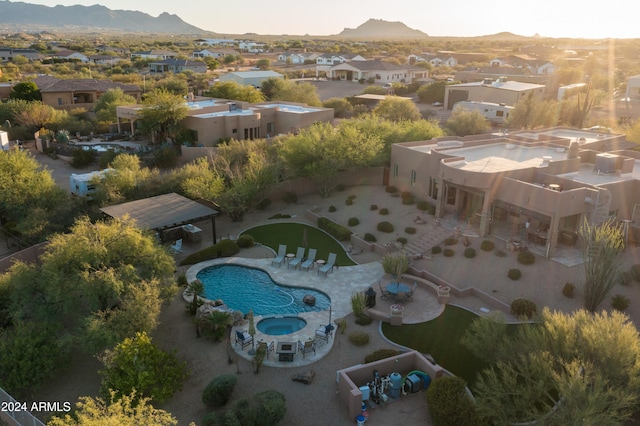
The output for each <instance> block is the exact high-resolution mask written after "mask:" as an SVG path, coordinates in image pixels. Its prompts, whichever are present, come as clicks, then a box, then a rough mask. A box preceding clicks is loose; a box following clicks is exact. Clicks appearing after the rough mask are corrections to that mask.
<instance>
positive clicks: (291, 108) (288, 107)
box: [253, 104, 320, 113]
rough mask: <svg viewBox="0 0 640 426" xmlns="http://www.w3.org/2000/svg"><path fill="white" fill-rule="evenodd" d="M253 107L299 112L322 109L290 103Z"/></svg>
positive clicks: (256, 106)
mask: <svg viewBox="0 0 640 426" xmlns="http://www.w3.org/2000/svg"><path fill="white" fill-rule="evenodd" d="M253 107H255V108H256V109H258V108H278V109H279V110H280V111H287V112H297V113H304V112H313V111H320V108H315V107H309V106H302V105H289V104H256V105H253Z"/></svg>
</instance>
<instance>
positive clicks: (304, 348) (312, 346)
mask: <svg viewBox="0 0 640 426" xmlns="http://www.w3.org/2000/svg"><path fill="white" fill-rule="evenodd" d="M298 352H301V353H302V358H304V357H305V355H306V354H307V353H309V352H313V353H314V355H315V353H316V342H315V341H314V340H308V341H306V342H304V343H302V342H301V341H300V340H298Z"/></svg>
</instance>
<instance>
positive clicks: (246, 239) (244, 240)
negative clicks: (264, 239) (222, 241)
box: [236, 234, 255, 248]
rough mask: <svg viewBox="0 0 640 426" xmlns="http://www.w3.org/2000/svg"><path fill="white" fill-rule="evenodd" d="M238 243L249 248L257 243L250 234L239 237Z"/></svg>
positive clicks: (241, 246)
mask: <svg viewBox="0 0 640 426" xmlns="http://www.w3.org/2000/svg"><path fill="white" fill-rule="evenodd" d="M236 244H237V245H238V247H240V248H249V247H253V245H254V244H255V240H254V239H253V237H252V236H251V235H249V234H242V235H240V236H239V237H238V240H237V241H236Z"/></svg>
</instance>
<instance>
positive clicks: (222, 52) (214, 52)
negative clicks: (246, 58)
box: [192, 48, 240, 59]
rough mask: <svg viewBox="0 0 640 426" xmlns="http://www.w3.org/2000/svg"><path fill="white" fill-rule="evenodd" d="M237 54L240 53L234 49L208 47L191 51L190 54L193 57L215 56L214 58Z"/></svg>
mask: <svg viewBox="0 0 640 426" xmlns="http://www.w3.org/2000/svg"><path fill="white" fill-rule="evenodd" d="M239 54H240V52H238V51H237V50H235V49H224V48H218V49H215V48H208V49H201V50H196V51H194V52H193V54H192V56H193V57H194V58H216V59H220V58H224V57H225V56H227V55H234V56H237V55H239Z"/></svg>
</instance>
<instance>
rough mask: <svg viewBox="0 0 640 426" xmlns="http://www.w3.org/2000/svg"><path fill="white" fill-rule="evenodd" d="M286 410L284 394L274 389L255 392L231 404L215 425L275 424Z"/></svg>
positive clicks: (257, 425)
mask: <svg viewBox="0 0 640 426" xmlns="http://www.w3.org/2000/svg"><path fill="white" fill-rule="evenodd" d="M286 412H287V405H286V399H285V397H284V395H283V394H282V393H280V392H277V391H275V390H267V391H264V392H260V393H256V394H255V395H253V396H252V397H251V398H243V399H240V400H238V401H236V403H235V404H233V408H231V409H230V410H228V411H226V412H225V413H224V414H223V415H222V416H221V417H220V420H219V423H215V425H216V426H236V425H242V426H276V425H277V424H279V423H280V421H281V420H282V419H283V418H284V415H285V413H286Z"/></svg>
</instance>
